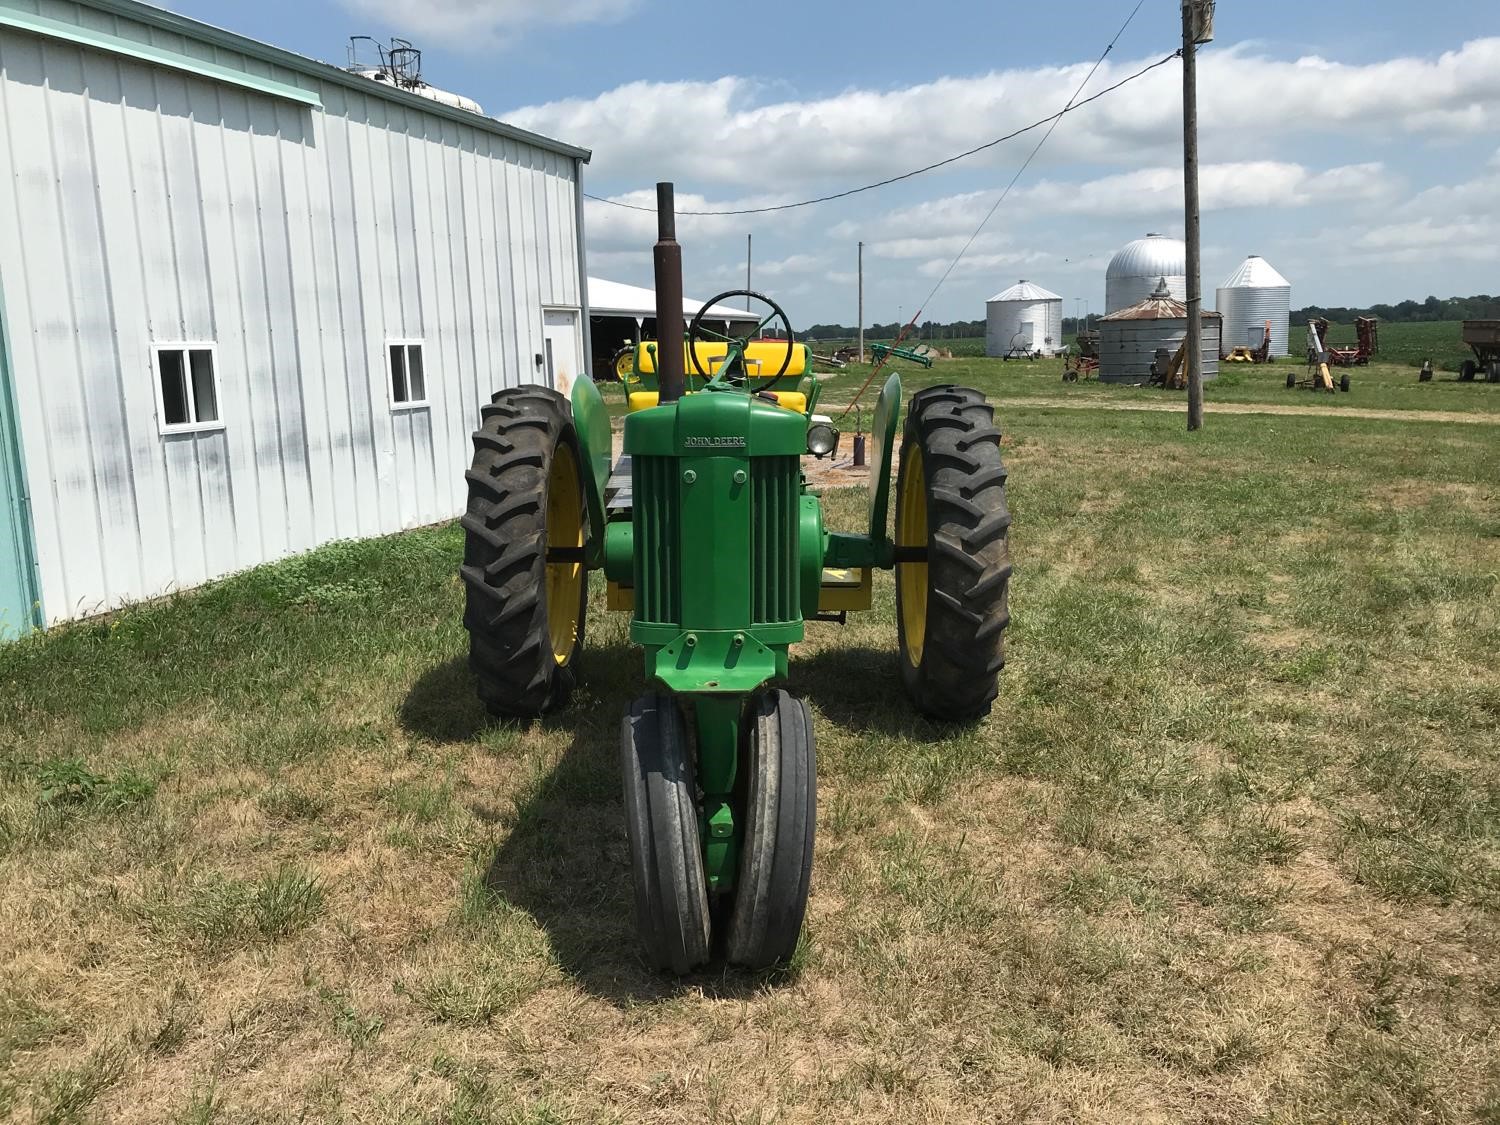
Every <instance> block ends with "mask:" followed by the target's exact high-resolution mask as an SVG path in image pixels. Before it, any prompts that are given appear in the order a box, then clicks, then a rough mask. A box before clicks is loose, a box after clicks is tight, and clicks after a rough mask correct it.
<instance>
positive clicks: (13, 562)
mask: <svg viewBox="0 0 1500 1125" xmlns="http://www.w3.org/2000/svg"><path fill="white" fill-rule="evenodd" d="M24 480H25V476H24V472H23V470H22V468H21V434H20V427H19V426H18V425H17V424H16V399H15V393H14V390H13V387H12V385H11V368H10V344H9V342H8V341H7V340H6V338H5V307H4V304H3V302H0V641H8V640H11V639H13V638H15V637H18V636H20V635H21V634H22V633H26V632H29V631H30V630H31V629H33V628H35V627H37V626H39V625H41V618H40V614H39V612H38V609H39V607H38V605H37V593H36V586H35V570H34V568H33V567H32V557H31V512H30V511H29V510H28V508H27V505H26V488H25V484H24V483H23V482H24Z"/></svg>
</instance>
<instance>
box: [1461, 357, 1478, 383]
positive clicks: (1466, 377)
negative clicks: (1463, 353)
mask: <svg viewBox="0 0 1500 1125" xmlns="http://www.w3.org/2000/svg"><path fill="white" fill-rule="evenodd" d="M1478 370H1479V365H1478V364H1477V363H1475V362H1474V361H1473V360H1472V359H1466V360H1464V365H1463V366H1462V367H1460V368H1459V369H1458V381H1459V382H1460V383H1472V382H1473V381H1474V372H1476V371H1478Z"/></svg>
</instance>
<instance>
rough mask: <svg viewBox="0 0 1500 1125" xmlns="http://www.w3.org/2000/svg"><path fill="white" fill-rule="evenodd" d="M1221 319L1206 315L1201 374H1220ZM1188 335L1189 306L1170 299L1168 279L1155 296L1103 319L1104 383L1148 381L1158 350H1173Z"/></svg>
mask: <svg viewBox="0 0 1500 1125" xmlns="http://www.w3.org/2000/svg"><path fill="white" fill-rule="evenodd" d="M1219 329H1220V319H1219V314H1218V313H1215V312H1206V313H1204V314H1203V377H1204V378H1205V379H1212V378H1214V377H1215V376H1216V375H1218V373H1219V339H1220V330H1219ZM1185 339H1187V306H1186V305H1185V304H1183V303H1182V302H1181V301H1178V300H1175V299H1174V298H1173V297H1172V294H1171V289H1170V286H1169V285H1168V283H1167V279H1166V278H1164V277H1163V278H1158V279H1157V286H1156V289H1155V290H1154V291H1153V292H1152V294H1151V296H1149V297H1147V298H1146V299H1145V300H1143V301H1138V302H1136V303H1135V304H1133V305H1131V306H1130V307H1129V308H1124V309H1120V310H1119V311H1118V312H1112V313H1110V314H1109V315H1108V316H1105V317H1102V318H1100V320H1099V379H1100V381H1101V382H1105V383H1148V382H1150V381H1151V363H1152V361H1153V360H1154V359H1155V358H1156V353H1157V351H1159V350H1164V351H1166V352H1167V354H1168V355H1172V354H1175V353H1176V351H1177V349H1178V347H1179V346H1180V345H1181V344H1182V342H1183V340H1185Z"/></svg>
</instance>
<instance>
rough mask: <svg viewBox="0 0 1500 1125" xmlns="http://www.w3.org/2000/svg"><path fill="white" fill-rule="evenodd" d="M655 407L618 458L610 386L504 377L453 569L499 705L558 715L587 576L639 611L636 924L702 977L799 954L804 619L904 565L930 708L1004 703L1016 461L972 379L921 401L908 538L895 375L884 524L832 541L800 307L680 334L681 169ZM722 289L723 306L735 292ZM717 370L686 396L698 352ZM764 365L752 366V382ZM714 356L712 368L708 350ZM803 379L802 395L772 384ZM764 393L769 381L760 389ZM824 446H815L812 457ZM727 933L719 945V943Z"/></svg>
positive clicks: (904, 590) (668, 210) (916, 684)
mask: <svg viewBox="0 0 1500 1125" xmlns="http://www.w3.org/2000/svg"><path fill="white" fill-rule="evenodd" d="M658 223H659V227H660V240H659V241H658V243H657V245H656V248H655V264H656V277H657V300H658V311H659V316H658V326H659V330H660V337H661V339H660V340H659V341H658V342H657V344H656V345H655V349H656V350H655V355H654V357H653V358H654V360H655V362H656V363H657V364H659V369H658V370H657V371H656V372H655V374H656V376H657V378H656V380H655V382H656V388H655V390H654V392H653V403H654V404H647V403H643V404H641V407H640V409H636V410H634V411H633V412H631V413H630V414H629V415H628V416H627V417H626V419H625V432H624V452H623V456H622V457H621V458H620V459H619V462H618V463H617V464H611V460H612V458H611V444H610V425H609V418H608V413H607V410H606V408H605V405H604V402H603V399H602V398H601V396H600V393H599V391H598V390H597V389H596V388H595V386H594V384H593V383H592V382H591V381H590V380H588V379H578V380H576V381H575V383H574V387H573V391H572V396H571V402H569V401H568V400H566V399H564V398H563V396H561V395H560V394H558V393H557V392H556V391H554V390H552V389H551V388H547V387H540V386H523V387H517V388H513V389H508V390H504V391H501V392H500V393H498V394H496V395H495V396H494V399H493V401H492V403H491V404H490V405H489V406H486V407H485V408H484V410H483V423H482V425H481V428H480V429H479V431H478V432H477V433H475V435H474V447H475V454H474V461H473V466H472V468H471V469H470V470H469V472H468V474H467V478H468V485H469V501H468V511H467V514H466V515H465V516H464V518H463V526H464V529H465V531H466V539H465V549H464V562H463V567H462V574H463V579H464V583H465V586H466V596H467V603H466V610H465V618H464V621H465V625H466V627H467V629H468V631H469V637H470V666H471V668H472V669H473V672H474V674H475V678H476V681H477V685H478V691H479V694H480V696H481V698H482V699H483V701H484V703H485V704H486V706H487V707H488V708H489V710H490V711H491V712H492V713H494V714H496V715H500V716H509V717H518V718H530V717H535V716H538V715H540V714H542V713H543V712H545V711H548V710H549V709H552V708H555V707H558V706H561V705H562V704H563V703H564V702H565V701H566V700H567V698H568V695H569V692H570V691H571V689H572V687H573V684H574V677H575V674H576V668H577V665H578V654H579V650H580V649H581V648H582V646H583V641H584V623H585V620H586V610H587V597H588V571H590V570H597V569H602V570H603V571H604V576H605V579H606V590H607V600H608V605H609V608H611V609H619V610H627V611H629V612H630V613H631V614H632V620H631V627H630V635H631V639H632V640H633V641H634V642H636V643H637V644H639V645H641V647H642V648H643V649H644V652H645V661H646V674H647V680H648V682H649V684H650V685H651V686H650V688H649V690H648V691H647V692H646V694H644V695H642V696H641V697H640V698H638V699H636V700H635V701H634V702H633V703H631V704H630V706H629V708H628V709H627V710H626V712H625V716H624V720H623V723H622V725H621V764H622V767H623V774H624V789H625V800H624V811H625V826H626V833H627V836H628V839H629V844H630V854H631V861H632V869H633V877H634V884H635V905H636V920H637V924H638V928H639V931H640V936H641V939H642V941H643V943H644V945H645V948H646V951H647V953H648V955H649V956H650V958H651V960H652V961H653V963H654V964H655V965H657V966H658V967H660V968H662V969H670V970H671V971H673V972H676V973H687V972H689V971H691V970H693V969H694V968H696V967H698V966H700V965H703V964H705V963H706V962H707V961H708V960H709V959H710V958H711V957H712V956H715V954H716V948H717V953H718V954H719V955H722V957H723V958H724V959H725V960H726V961H728V962H729V963H731V964H734V965H739V966H743V967H746V968H750V969H760V968H765V967H768V966H770V965H773V964H775V963H777V962H781V961H784V960H785V959H786V958H788V957H789V956H790V955H791V954H792V952H793V950H794V949H795V948H796V945H797V941H798V937H799V934H800V932H801V929H802V922H803V916H804V914H805V912H806V907H807V899H808V887H809V880H810V876H811V872H812V857H813V833H814V822H815V819H816V774H817V770H816V765H815V755H814V749H813V742H814V739H813V727H812V718H811V714H810V712H809V710H808V707H807V704H806V703H804V702H803V701H802V700H800V699H798V698H796V697H795V696H793V695H792V694H791V693H790V692H789V691H787V689H786V688H785V687H783V686H781V685H783V684H785V683H787V682H788V674H789V670H788V650H789V649H790V647H791V646H792V645H793V644H794V643H796V642H797V641H800V640H802V639H803V635H804V629H805V622H806V621H808V620H838V621H842V620H843V619H844V615H845V614H846V613H847V612H848V611H850V610H858V609H868V608H869V606H870V598H871V577H872V574H873V572H874V571H875V570H876V569H881V570H892V569H894V570H895V572H896V608H897V658H898V660H899V661H900V667H901V675H902V680H903V683H904V685H905V688H906V691H907V693H908V694H909V696H910V697H911V700H912V703H913V704H914V705H915V706H916V708H917V709H918V710H919V711H921V712H923V713H924V714H927V715H929V716H932V717H934V718H936V719H939V720H946V721H954V722H963V721H973V720H976V719H979V718H981V717H983V716H984V715H986V714H987V713H988V712H989V709H990V705H991V702H992V701H993V700H994V698H995V696H996V693H997V690H998V677H999V673H1000V669H1001V668H1002V667H1003V665H1004V662H1005V659H1004V651H1005V650H1004V642H1003V631H1004V629H1005V627H1006V624H1007V622H1008V619H1009V615H1008V610H1007V587H1008V584H1009V580H1010V574H1011V567H1010V563H1009V554H1008V547H1007V541H1006V537H1007V528H1008V527H1009V525H1010V515H1009V513H1008V512H1007V510H1006V505H1005V467H1004V465H1003V464H1002V462H1001V458H1000V431H999V430H998V429H997V428H996V427H995V423H994V419H993V416H992V412H991V408H990V406H989V405H988V404H987V403H986V402H985V400H984V398H983V396H982V395H980V394H979V393H978V392H976V391H973V390H968V389H965V388H961V387H954V386H939V387H930V388H928V389H926V390H923V391H921V392H919V393H918V394H916V395H915V396H913V398H912V401H911V404H910V406H909V408H908V409H907V412H906V422H905V427H904V430H903V431H902V438H901V446H900V464H899V469H898V471H897V474H896V494H895V517H894V529H892V528H891V527H890V526H889V524H890V523H891V522H892V521H891V520H890V519H889V515H890V513H889V507H890V475H891V472H890V470H891V465H892V453H893V452H894V450H895V441H896V430H897V422H898V415H899V413H900V405H901V384H900V379H899V377H898V376H896V375H892V376H890V377H889V378H888V379H887V380H886V382H885V385H884V386H883V388H882V389H881V391H880V396H879V401H878V404H877V406H876V410H875V418H874V425H873V432H872V440H873V453H872V460H871V465H870V490H869V503H868V506H867V515H868V526H867V529H866V530H865V531H864V532H863V533H862V534H851V533H846V532H839V531H828V530H826V529H825V528H824V526H823V513H822V507H821V505H820V503H819V500H818V497H817V495H816V494H815V493H813V492H811V491H809V490H808V487H807V484H806V481H805V479H804V477H803V474H802V469H801V460H802V457H803V455H804V454H806V453H808V452H810V449H809V446H810V443H811V444H812V445H814V446H818V447H822V446H824V445H825V444H826V440H827V436H828V435H827V434H820V433H814V432H812V431H814V430H816V429H818V428H819V427H820V426H822V425H824V423H821V422H820V423H818V424H816V425H815V424H814V423H813V421H812V417H813V416H812V413H811V411H812V409H813V406H814V405H815V404H816V401H817V380H816V378H815V377H814V376H812V375H811V367H810V365H809V363H808V360H809V358H810V357H809V356H808V354H807V351H806V347H805V346H804V345H801V344H797V343H794V342H793V339H792V334H791V332H790V323H789V322H788V321H787V320H786V314H785V313H784V312H782V310H781V309H780V308H779V307H778V306H776V305H775V304H774V302H771V301H769V299H767V298H764V297H761V296H760V295H759V294H746V293H745V292H744V291H741V292H740V294H739V295H749V296H752V297H757V298H759V299H761V300H762V301H765V302H766V303H767V304H768V305H770V307H771V312H770V314H769V315H768V316H767V317H766V318H765V319H764V320H763V321H762V322H761V328H764V327H765V326H767V325H769V324H771V323H772V322H779V323H782V324H785V325H786V328H787V329H788V331H787V332H786V335H785V338H784V339H777V340H755V339H754V338H753V337H754V336H758V335H760V332H761V329H757V331H756V332H755V333H752V334H751V335H750V336H747V337H745V338H739V339H724V338H722V337H715V338H713V339H709V338H707V337H705V336H702V335H700V333H701V332H702V329H701V324H700V321H701V318H698V319H697V320H695V325H694V328H693V330H692V333H691V334H690V338H689V339H687V340H686V341H684V338H683V328H682V321H681V317H680V314H674V313H673V311H672V310H673V309H678V310H680V309H681V308H682V296H681V292H682V279H681V249H680V247H679V246H678V245H677V243H676V240H675V237H674V220H673V208H672V194H671V185H670V184H663V185H659V186H658ZM724 299H725V296H724V295H721V296H719V297H715V298H714V301H713V302H710V304H713V303H716V302H718V301H722V300H724ZM710 344H711V345H713V347H714V348H715V349H717V351H716V355H717V358H716V359H715V361H714V362H715V364H716V369H715V370H714V371H712V372H711V373H710V374H709V377H707V378H706V380H703V381H701V389H699V390H697V391H695V392H691V393H686V394H685V393H684V366H685V359H684V357H685V356H694V355H695V354H696V353H695V349H697V348H699V346H700V345H710ZM751 356H754V359H755V361H756V363H758V373H759V374H760V375H761V376H762V378H754V377H751V376H750V375H749V374H748V373H747V365H748V366H752V367H753V366H755V364H754V363H749V360H748V357H751ZM694 362H695V363H698V362H699V360H698V359H697V358H695V359H694ZM789 372H796V373H799V374H800V373H803V372H805V373H806V385H807V387H808V390H807V393H806V394H805V395H804V394H801V393H798V394H796V395H795V396H786V398H787V399H789V400H790V401H792V402H796V403H798V404H799V406H800V408H789V407H788V402H787V400H785V399H784V400H780V401H779V400H778V399H777V397H776V395H775V392H774V391H771V390H769V389H768V388H766V387H764V385H763V384H764V381H765V379H766V378H771V377H775V378H781V377H784V376H785V375H786V374H787V373H789ZM758 384H762V385H760V386H758ZM812 451H813V452H816V449H814V450H812ZM716 932H717V935H718V939H719V940H718V943H717V947H716V942H715V933H716Z"/></svg>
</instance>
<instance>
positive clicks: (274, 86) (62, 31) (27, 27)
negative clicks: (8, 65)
mask: <svg viewBox="0 0 1500 1125" xmlns="http://www.w3.org/2000/svg"><path fill="white" fill-rule="evenodd" d="M0 26H4V27H10V28H14V29H15V30H17V31H24V32H27V33H29V34H31V35H40V36H41V37H42V38H44V39H60V40H62V41H64V42H66V43H76V44H77V45H78V46H80V47H87V48H89V49H90V50H94V51H102V52H104V53H105V54H107V55H123V56H125V57H126V58H132V59H139V60H140V61H141V62H147V63H151V64H153V65H155V66H164V67H166V68H167V69H168V70H178V71H182V72H183V73H185V74H196V75H198V77H200V78H207V79H210V80H211V81H214V82H223V83H225V84H226V85H229V86H239V87H241V88H242V89H246V90H254V91H255V92H256V93H258V94H265V95H267V96H269V97H273V98H280V99H282V100H283V101H289V102H297V103H299V104H301V105H305V106H311V107H313V108H315V109H322V108H323V99H322V98H321V97H320V96H319V95H318V93H317V91H315V90H304V89H302V88H301V87H299V86H291V85H288V84H287V83H285V82H277V81H275V80H274V79H271V78H262V77H261V76H260V75H258V74H249V73H247V72H246V71H243V70H234V69H233V68H231V67H227V66H220V65H219V64H218V63H211V62H206V61H204V60H203V59H195V58H193V57H191V56H190V55H183V54H179V53H178V52H176V51H168V50H164V49H163V48H161V47H154V46H152V45H151V44H150V43H142V42H140V41H138V40H134V39H122V38H121V37H120V36H118V35H110V34H109V33H108V32H105V31H95V30H94V29H93V28H89V27H82V26H80V25H79V24H76V23H64V22H63V21H61V20H54V19H48V18H47V17H46V16H38V15H33V14H31V13H30V12H18V11H16V10H15V9H14V8H4V7H0Z"/></svg>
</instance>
